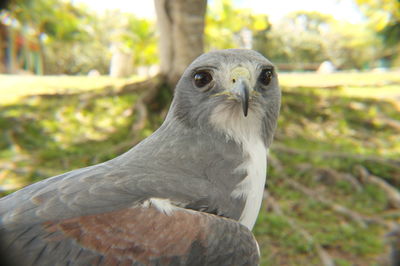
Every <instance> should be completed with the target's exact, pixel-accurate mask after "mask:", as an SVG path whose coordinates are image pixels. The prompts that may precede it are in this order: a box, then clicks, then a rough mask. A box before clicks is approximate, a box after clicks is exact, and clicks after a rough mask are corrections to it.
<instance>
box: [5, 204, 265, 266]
mask: <svg viewBox="0 0 400 266" xmlns="http://www.w3.org/2000/svg"><path fill="white" fill-rule="evenodd" d="M3 240H4V245H5V246H4V248H5V250H6V253H5V254H7V255H8V256H9V257H10V259H11V260H12V261H14V262H15V263H16V264H18V265H256V264H257V263H258V253H257V247H256V243H255V240H254V237H253V236H252V234H251V232H250V231H249V230H248V229H247V228H245V227H244V226H242V225H240V224H239V223H237V222H236V221H233V220H230V219H225V218H221V217H218V216H215V215H212V214H207V213H201V212H196V211H192V210H186V209H181V208H177V209H176V210H174V211H173V213H172V214H171V215H166V214H164V213H162V212H160V211H158V210H157V209H155V208H154V207H142V206H137V207H132V208H126V209H122V210H118V211H113V212H108V213H102V214H96V215H88V216H82V217H75V218H70V219H65V220H61V221H48V222H45V223H42V224H36V225H34V226H32V227H31V228H23V229H18V230H14V231H12V232H4V238H3Z"/></svg>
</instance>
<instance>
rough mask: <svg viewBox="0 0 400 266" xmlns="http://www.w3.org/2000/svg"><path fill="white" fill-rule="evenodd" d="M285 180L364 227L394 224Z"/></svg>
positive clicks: (393, 225) (392, 226) (293, 181)
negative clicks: (349, 207)
mask: <svg viewBox="0 0 400 266" xmlns="http://www.w3.org/2000/svg"><path fill="white" fill-rule="evenodd" d="M285 182H286V183H287V184H288V185H290V186H291V187H292V188H294V189H296V190H298V191H300V192H302V193H304V194H306V195H307V196H309V197H311V198H313V199H315V200H317V201H319V202H321V203H323V204H325V205H327V206H329V207H330V208H331V209H332V210H334V211H336V212H337V213H340V214H341V215H344V216H346V217H348V218H350V219H351V220H353V221H355V222H357V223H358V224H359V225H360V226H362V227H364V228H366V227H367V225H368V224H379V225H382V226H384V227H386V228H389V229H392V228H394V227H395V226H396V225H395V224H394V223H391V222H387V221H385V220H383V219H380V218H378V217H369V216H364V215H362V214H360V213H357V212H355V211H352V210H350V209H348V208H346V207H344V206H342V205H340V204H337V203H334V202H332V201H330V200H328V199H327V198H325V197H322V196H321V195H319V194H318V193H316V192H314V191H313V190H311V189H309V188H307V187H305V186H303V185H301V184H300V183H298V182H297V181H295V180H292V179H290V178H286V179H285Z"/></svg>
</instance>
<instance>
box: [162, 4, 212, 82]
mask: <svg viewBox="0 0 400 266" xmlns="http://www.w3.org/2000/svg"><path fill="white" fill-rule="evenodd" d="M154 2H155V9H156V14H157V22H158V28H159V31H160V43H159V51H160V61H161V62H160V72H161V74H163V75H165V76H166V78H167V82H168V83H169V84H170V85H171V86H175V84H176V82H177V81H178V79H179V77H180V76H181V74H182V73H183V71H184V70H185V68H186V67H187V66H188V65H189V64H190V63H191V62H192V61H193V60H194V59H195V58H196V57H197V56H199V55H200V54H202V53H203V35H204V20H205V13H206V8H207V0H155V1H154Z"/></svg>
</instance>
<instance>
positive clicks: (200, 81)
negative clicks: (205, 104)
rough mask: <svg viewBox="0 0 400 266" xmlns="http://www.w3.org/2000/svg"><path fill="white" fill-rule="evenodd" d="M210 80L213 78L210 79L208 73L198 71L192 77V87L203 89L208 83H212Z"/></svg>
mask: <svg viewBox="0 0 400 266" xmlns="http://www.w3.org/2000/svg"><path fill="white" fill-rule="evenodd" d="M212 79H213V78H212V76H211V74H210V72H208V71H205V70H200V71H198V72H196V73H195V74H194V76H193V80H194V85H196V87H198V88H201V87H204V86H205V85H207V84H208V83H210V82H211V81H212Z"/></svg>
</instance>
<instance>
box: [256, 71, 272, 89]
mask: <svg viewBox="0 0 400 266" xmlns="http://www.w3.org/2000/svg"><path fill="white" fill-rule="evenodd" d="M273 76H274V73H273V72H272V69H269V68H266V69H263V70H262V71H261V74H260V77H259V78H258V79H259V81H260V82H261V84H263V85H265V86H266V85H268V84H269V83H270V82H271V80H272V77H273Z"/></svg>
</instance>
